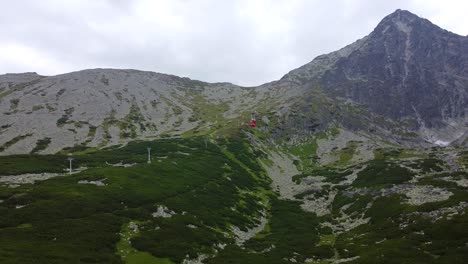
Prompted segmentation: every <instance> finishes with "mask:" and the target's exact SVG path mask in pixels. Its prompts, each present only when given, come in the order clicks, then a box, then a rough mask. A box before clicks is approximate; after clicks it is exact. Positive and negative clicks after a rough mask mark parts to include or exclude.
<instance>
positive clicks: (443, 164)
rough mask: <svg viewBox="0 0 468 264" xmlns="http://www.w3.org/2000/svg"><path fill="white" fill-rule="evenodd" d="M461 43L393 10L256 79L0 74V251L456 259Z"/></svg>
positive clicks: (210, 258) (300, 259)
mask: <svg viewBox="0 0 468 264" xmlns="http://www.w3.org/2000/svg"><path fill="white" fill-rule="evenodd" d="M465 43H466V40H465V37H460V36H457V35H454V34H452V33H449V32H446V31H444V30H442V29H440V28H438V27H437V26H434V25H432V24H431V23H430V22H429V21H427V20H424V19H421V18H419V17H417V16H415V15H413V14H411V13H409V12H407V11H401V10H397V11H396V12H395V13H393V14H391V15H389V16H388V17H386V18H384V20H383V21H382V22H381V23H380V24H379V25H378V26H377V27H376V29H375V30H374V31H373V32H372V33H371V34H370V35H368V36H366V37H364V38H362V39H361V40H358V41H357V42H355V43H353V44H351V45H349V46H347V47H345V48H343V49H341V50H339V51H336V52H333V53H330V54H326V55H322V56H319V57H317V58H315V59H314V60H313V61H312V62H310V63H308V64H306V65H304V66H303V67H300V68H298V69H296V70H293V71H291V72H290V73H288V74H287V75H285V76H284V77H283V78H282V79H280V80H278V81H274V82H270V83H267V84H264V85H260V86H258V87H240V86H237V85H234V84H230V83H206V82H202V81H197V80H191V79H189V78H181V77H178V76H173V75H168V74H161V73H154V72H144V71H137V70H116V69H91V70H83V71H78V72H72V73H67V74H62V75H57V76H40V75H38V74H36V73H23V74H6V75H1V76H0V153H1V155H0V263H26V264H29V263H31V264H32V263H34V264H40V263H44V264H51V263H119V264H123V263H126V264H137V263H167V264H176V263H183V264H195V263H197V264H199V263H206V264H222V263H255V264H257V263H260V264H292V263H307V264H318V263H349V264H373V263H415V264H425V263H444V264H445V263H447V264H449V263H450V264H452V263H464V262H466V261H464V260H466V259H467V258H468V228H467V223H468V189H467V187H468V151H467V144H468V132H467V130H466V127H465V126H466V106H467V104H466V92H467V87H468V86H466V82H465V80H466V77H467V74H466V67H465V66H464V65H466V63H465V61H466V60H465V59H466V53H464V49H465ZM436 62H437V63H436ZM251 115H253V116H254V117H256V120H257V126H256V127H255V128H252V127H250V126H249V125H248V122H249V121H250V118H251ZM447 144H448V145H447ZM439 145H447V146H444V147H442V146H439ZM17 154H20V155H17Z"/></svg>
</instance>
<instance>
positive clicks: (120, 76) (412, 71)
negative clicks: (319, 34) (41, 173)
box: [0, 10, 468, 154]
mask: <svg viewBox="0 0 468 264" xmlns="http://www.w3.org/2000/svg"><path fill="white" fill-rule="evenodd" d="M464 51H466V52H464ZM467 54H468V38H466V37H463V36H459V35H456V34H453V33H451V32H448V31H446V30H443V29H441V28H439V27H438V26H436V25H434V24H432V23H431V22H430V21H429V20H426V19H423V18H420V17H418V16H416V15H414V14H412V13H410V12H408V11H403V10H396V11H395V12H393V13H392V14H390V15H388V16H386V17H385V18H383V19H382V21H381V22H380V23H379V24H378V25H377V26H376V28H375V29H374V30H373V31H372V32H371V33H370V34H369V35H367V36H365V37H363V38H361V39H359V40H357V41H356V42H354V43H352V44H350V45H347V46H346V47H344V48H342V49H340V50H338V51H335V52H331V53H329V54H324V55H320V56H318V57H316V58H315V59H314V60H312V61H311V62H309V63H307V64H305V65H303V66H301V67H299V68H297V69H294V70H292V71H290V72H289V73H287V74H286V75H284V76H283V77H282V78H281V79H279V80H276V81H272V82H269V83H265V84H262V85H259V86H253V87H243V86H238V85H235V84H232V83H227V82H217V83H207V82H203V81H198V80H192V79H190V78H187V77H179V76H176V75H171V74H164V73H156V72H151V71H140V70H132V69H105V68H97V69H87V70H81V71H75V72H71V73H65V74H60V75H56V76H41V75H38V74H36V73H24V74H5V75H0V99H2V100H1V101H0V113H1V114H0V121H1V123H2V128H1V129H0V135H2V139H0V146H2V145H3V148H2V149H3V153H4V154H8V153H10V154H11V153H25V152H26V153H27V152H28V151H31V150H32V149H33V148H34V147H33V145H34V144H35V143H36V144H38V143H39V142H41V140H42V141H44V140H47V138H49V140H51V143H50V146H49V147H47V148H46V150H44V151H45V152H44V153H53V152H56V151H59V150H60V149H62V148H64V147H73V146H74V145H83V144H84V145H86V146H90V147H102V146H106V145H109V144H111V145H112V144H120V143H125V142H128V141H129V140H134V139H145V138H153V137H159V136H161V135H163V136H167V135H169V136H182V135H184V134H185V133H195V134H197V133H202V134H203V133H211V132H212V131H214V130H224V131H228V130H232V129H235V128H236V127H238V124H240V123H242V122H245V121H248V119H249V116H250V113H251V112H257V113H258V114H259V118H261V119H262V120H261V121H262V122H263V123H264V125H265V127H266V128H265V129H267V130H270V131H271V133H272V135H273V136H274V138H275V139H276V140H280V141H281V140H283V139H284V138H290V136H289V135H288V134H291V135H292V136H293V137H294V138H305V139H306V138H307V137H308V136H309V135H310V133H315V132H317V131H324V130H326V129H328V128H330V127H332V126H343V128H344V129H348V130H351V131H362V132H364V133H365V134H369V135H373V136H376V137H380V138H389V139H390V140H391V141H392V142H394V143H397V142H400V143H402V144H406V145H412V144H425V143H424V142H425V141H426V142H429V143H430V144H438V145H447V144H449V143H450V142H455V141H456V139H457V138H460V137H462V136H463V134H464V133H465V132H466V126H467V124H468V119H467V118H468V110H467V109H466V106H467V105H468V91H467V88H466V87H468V55H467ZM362 111H364V112H362ZM379 120H380V121H379ZM381 120H384V122H382V121H381ZM267 123H268V124H267ZM235 124H236V125H235ZM395 127H397V128H398V131H396V132H395V130H394V128H395ZM190 131H191V132H190ZM210 131H211V132H210ZM371 131H374V132H371ZM412 133H413V134H412ZM407 135H411V137H408V136H407ZM402 140H403V141H402Z"/></svg>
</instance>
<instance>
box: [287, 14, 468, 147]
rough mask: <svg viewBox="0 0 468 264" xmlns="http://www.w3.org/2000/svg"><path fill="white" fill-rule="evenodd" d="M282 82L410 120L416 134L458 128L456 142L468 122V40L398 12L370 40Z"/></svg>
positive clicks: (323, 58) (321, 58)
mask: <svg viewBox="0 0 468 264" xmlns="http://www.w3.org/2000/svg"><path fill="white" fill-rule="evenodd" d="M282 80H283V81H289V82H295V83H297V84H299V85H306V84H307V83H318V84H319V85H320V87H321V89H322V90H323V91H324V92H325V93H326V94H327V95H329V96H331V97H332V98H348V99H351V100H352V101H354V102H357V103H359V104H362V105H364V106H367V107H368V108H369V109H370V110H371V111H372V112H373V113H376V114H379V115H382V116H385V117H389V118H392V119H394V120H407V121H408V123H409V124H410V128H412V129H415V130H417V129H420V128H424V129H434V128H442V127H445V126H455V127H456V128H457V129H455V130H456V132H453V138H456V136H460V135H461V134H463V133H462V132H463V131H464V130H466V128H464V124H465V123H466V122H467V120H468V119H467V116H468V37H464V36H459V35H456V34H454V33H451V32H448V31H446V30H443V29H441V28H439V27H437V26H436V25H434V24H432V23H431V22H430V21H428V20H426V19H423V18H419V17H418V16H416V15H414V14H412V13H410V12H408V11H402V10H397V11H395V12H394V13H392V14H390V15H389V16H387V17H385V18H384V19H383V20H382V21H381V22H380V23H379V25H378V26H377V27H376V28H375V30H374V31H373V32H372V33H371V34H370V35H368V36H366V37H365V38H363V39H361V40H358V41H357V42H355V43H353V44H351V45H349V46H347V47H346V48H344V49H342V50H340V51H337V52H333V53H330V54H327V55H323V56H319V57H317V58H316V59H314V60H313V61H312V62H310V63H309V64H307V65H304V66H303V67H301V68H299V69H296V70H294V71H291V72H290V73H288V74H287V75H286V76H284V77H283V78H282ZM426 132H427V131H426ZM427 133H429V132H427ZM429 134H430V133H429ZM428 136H429V135H428ZM453 138H452V139H453Z"/></svg>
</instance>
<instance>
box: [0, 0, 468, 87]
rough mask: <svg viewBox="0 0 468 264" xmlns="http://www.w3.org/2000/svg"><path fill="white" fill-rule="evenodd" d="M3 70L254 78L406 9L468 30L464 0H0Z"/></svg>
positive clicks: (253, 81)
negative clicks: (137, 71) (118, 71)
mask: <svg viewBox="0 0 468 264" xmlns="http://www.w3.org/2000/svg"><path fill="white" fill-rule="evenodd" d="M0 3H1V5H0V6H1V7H2V8H1V12H0V32H1V34H0V74H4V73H10V72H27V71H35V72H38V73H39V74H42V75H55V74H60V73H66V72H70V71H76V70H82V69H88V68H132V69H140V70H149V71H156V72H163V73H169V74H175V75H179V76H186V77H190V78H192V79H198V80H203V81H209V82H219V81H228V82H232V83H236V84H240V85H247V86H250V85H258V84H262V83H265V82H269V81H273V80H276V79H279V78H281V76H282V75H284V74H286V73H287V72H288V71H290V70H292V69H294V68H297V67H299V66H301V65H303V64H305V63H307V62H309V61H311V60H312V59H313V58H314V57H316V56H318V55H320V54H324V53H328V52H331V51H334V50H337V49H339V48H341V47H343V46H345V45H347V44H350V43H352V42H354V41H355V40H357V39H359V38H361V37H363V36H365V35H367V34H368V33H370V32H371V31H372V30H373V28H374V27H375V26H376V25H377V24H378V22H379V21H380V20H381V19H382V18H383V17H384V16H386V15H388V14H390V13H392V12H393V11H395V10H396V9H398V8H400V9H406V10H409V11H411V12H413V13H415V14H417V15H419V16H422V17H425V18H427V19H429V20H431V21H432V22H433V23H435V24H437V25H439V26H441V27H442V28H445V29H447V30H450V31H452V32H455V33H457V34H460V35H467V34H468V16H467V15H466V12H467V11H466V10H468V1H465V0H445V1H439V0H392V1H388V0H326V1H324V0H259V1H256V0H239V1H222V0H40V1H39V0H15V1H11V0H0Z"/></svg>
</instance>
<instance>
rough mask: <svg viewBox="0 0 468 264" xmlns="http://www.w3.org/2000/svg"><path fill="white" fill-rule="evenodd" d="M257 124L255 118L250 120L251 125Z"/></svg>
mask: <svg viewBox="0 0 468 264" xmlns="http://www.w3.org/2000/svg"><path fill="white" fill-rule="evenodd" d="M256 126H257V121H255V119H252V120H251V121H250V127H256Z"/></svg>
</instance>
